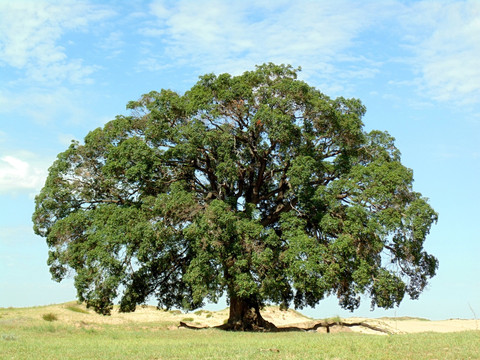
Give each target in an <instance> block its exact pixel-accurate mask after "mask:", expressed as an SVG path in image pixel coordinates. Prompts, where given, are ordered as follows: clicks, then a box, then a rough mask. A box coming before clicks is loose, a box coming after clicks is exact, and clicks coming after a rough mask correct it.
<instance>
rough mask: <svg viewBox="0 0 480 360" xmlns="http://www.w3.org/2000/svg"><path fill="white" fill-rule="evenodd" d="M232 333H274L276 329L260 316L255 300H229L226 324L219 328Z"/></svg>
mask: <svg viewBox="0 0 480 360" xmlns="http://www.w3.org/2000/svg"><path fill="white" fill-rule="evenodd" d="M219 328H220V329H223V330H232V331H276V330H277V327H276V326H275V325H274V324H272V323H271V322H269V321H267V320H265V319H264V318H263V317H262V315H261V314H260V306H259V304H258V302H257V301H256V300H245V299H239V298H235V297H233V298H231V299H230V316H229V318H228V321H227V323H226V324H223V325H221V326H219Z"/></svg>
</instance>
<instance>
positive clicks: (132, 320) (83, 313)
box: [0, 302, 480, 335]
mask: <svg viewBox="0 0 480 360" xmlns="http://www.w3.org/2000/svg"><path fill="white" fill-rule="evenodd" d="M46 313H52V314H55V315H56V316H57V318H58V320H59V321H62V322H65V323H69V324H74V325H75V326H95V325H100V324H118V325H120V324H125V325H128V324H130V325H135V324H137V325H140V324H150V325H153V324H154V323H159V324H163V325H164V327H165V324H166V326H167V328H169V329H172V330H174V329H178V325H179V324H180V321H182V322H185V323H187V324H189V325H192V326H198V327H202V326H217V325H221V324H223V323H224V321H225V320H226V319H227V318H228V309H225V310H221V311H206V310H200V311H195V312H192V313H182V312H180V311H178V310H173V311H164V310H157V309H156V308H155V307H153V306H146V307H138V308H137V310H136V311H135V312H133V313H119V312H118V311H117V310H115V309H114V311H113V312H112V315H111V316H102V315H98V314H96V313H95V312H93V311H92V310H90V309H86V308H85V306H84V305H79V304H77V303H76V302H70V303H65V304H58V305H49V306H42V307H34V308H25V309H22V308H8V309H5V308H4V309H0V319H1V320H3V319H5V320H6V319H8V318H10V319H28V318H33V319H37V318H38V319H42V316H43V315H44V314H46ZM262 316H263V317H264V318H265V319H266V320H268V321H270V322H272V323H274V324H275V325H276V326H277V327H279V328H281V327H296V328H299V329H308V328H312V327H313V326H314V325H316V324H319V323H321V322H322V320H314V319H310V318H308V317H306V316H304V315H302V314H301V313H299V312H297V311H294V310H287V311H283V310H280V309H279V308H278V307H267V308H265V309H264V310H263V311H262ZM341 320H342V322H344V323H345V324H354V323H363V324H366V325H367V326H339V325H332V326H329V332H332V333H333V332H340V331H342V332H343V331H345V332H347V331H354V332H362V333H369V334H379V335H380V334H384V333H382V332H380V331H376V330H373V329H372V328H381V329H384V330H386V331H388V333H391V334H401V333H419V332H442V333H445V332H456V331H468V330H480V320H461V319H452V320H441V321H430V320H425V319H417V318H379V319H366V318H353V317H352V318H346V319H341ZM327 322H329V324H333V323H334V321H333V320H328V321H327ZM323 323H325V320H323ZM369 327H370V328H369ZM317 331H318V332H326V331H327V329H326V327H319V328H318V329H317Z"/></svg>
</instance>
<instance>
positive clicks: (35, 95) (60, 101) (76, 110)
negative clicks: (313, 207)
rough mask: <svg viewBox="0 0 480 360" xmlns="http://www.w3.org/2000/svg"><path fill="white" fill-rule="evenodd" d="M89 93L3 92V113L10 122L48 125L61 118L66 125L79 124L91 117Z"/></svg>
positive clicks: (56, 90) (0, 98)
mask: <svg viewBox="0 0 480 360" xmlns="http://www.w3.org/2000/svg"><path fill="white" fill-rule="evenodd" d="M85 99H88V94H84V93H82V92H81V91H78V90H71V89H68V88H66V87H57V88H54V89H50V88H45V87H40V88H37V87H31V88H26V89H24V90H18V91H17V92H12V91H7V90H5V91H2V90H1V89H0V114H3V115H2V117H3V118H4V119H8V120H9V121H17V122H18V121H19V119H22V118H25V119H28V121H27V122H30V121H33V122H34V123H35V124H39V125H48V124H53V123H55V121H56V120H58V119H61V120H62V121H63V123H64V124H65V125H66V124H78V123H81V122H84V121H85V118H88V116H87V113H88V108H87V106H86V105H85V102H88V101H87V100H85Z"/></svg>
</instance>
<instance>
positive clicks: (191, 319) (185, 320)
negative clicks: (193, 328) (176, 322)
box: [182, 317, 194, 322]
mask: <svg viewBox="0 0 480 360" xmlns="http://www.w3.org/2000/svg"><path fill="white" fill-rule="evenodd" d="M193 320H194V319H193V318H191V317H188V318H184V319H182V321H183V322H192V321H193Z"/></svg>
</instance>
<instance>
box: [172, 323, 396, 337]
mask: <svg viewBox="0 0 480 360" xmlns="http://www.w3.org/2000/svg"><path fill="white" fill-rule="evenodd" d="M265 325H266V326H264V327H259V326H254V327H252V328H249V329H245V328H243V327H241V326H235V324H231V323H226V324H223V325H218V326H214V327H210V326H192V325H188V324H187V323H184V322H183V321H181V322H180V325H179V327H183V328H186V329H192V330H204V329H220V330H227V331H254V332H289V331H316V330H317V329H319V328H326V332H327V333H330V330H331V328H332V327H333V326H343V327H349V328H350V327H355V326H361V327H364V328H367V329H370V330H373V331H378V332H381V333H384V334H388V335H391V334H393V332H392V331H390V330H388V329H386V328H382V327H379V326H375V325H371V324H368V323H366V322H363V321H361V322H353V323H351V322H343V321H333V322H329V321H323V320H322V321H319V322H317V323H314V324H313V325H310V326H308V327H300V326H282V327H277V326H275V325H274V324H272V323H271V322H268V321H265Z"/></svg>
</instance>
